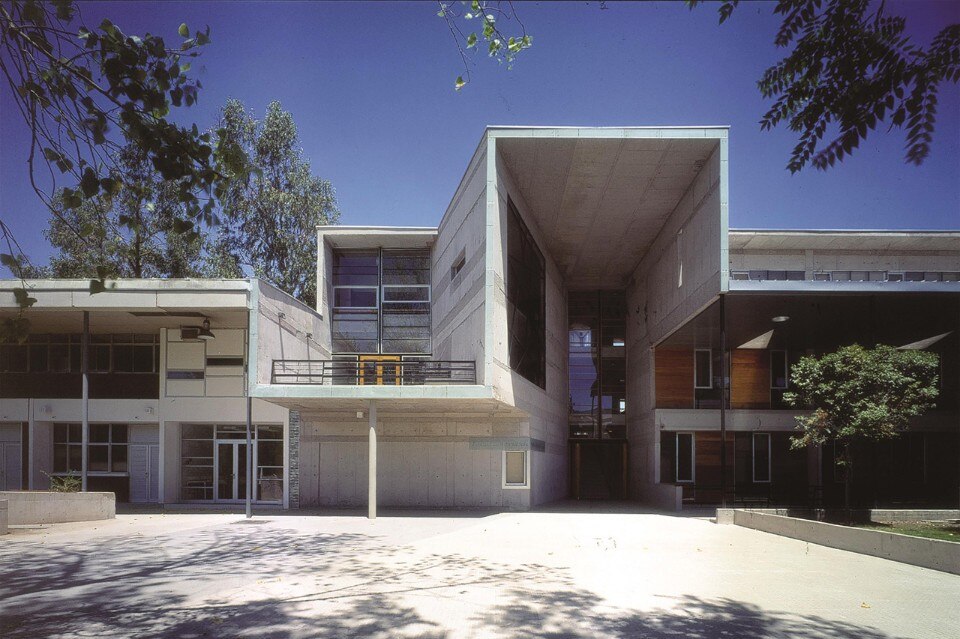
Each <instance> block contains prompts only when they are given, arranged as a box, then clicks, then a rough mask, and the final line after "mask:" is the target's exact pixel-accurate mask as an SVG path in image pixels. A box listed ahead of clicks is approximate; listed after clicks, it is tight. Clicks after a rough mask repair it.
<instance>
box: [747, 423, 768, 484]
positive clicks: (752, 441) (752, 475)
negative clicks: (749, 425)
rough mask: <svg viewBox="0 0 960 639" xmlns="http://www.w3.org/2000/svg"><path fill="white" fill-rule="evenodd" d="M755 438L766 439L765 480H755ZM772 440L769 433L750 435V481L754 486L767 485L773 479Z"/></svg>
mask: <svg viewBox="0 0 960 639" xmlns="http://www.w3.org/2000/svg"><path fill="white" fill-rule="evenodd" d="M757 437H766V438H767V478H766V479H757ZM772 444H773V438H772V437H770V433H766V432H764V433H751V434H750V479H751V480H752V481H753V483H754V484H769V483H771V479H772V478H773V457H772V454H773V445H772Z"/></svg>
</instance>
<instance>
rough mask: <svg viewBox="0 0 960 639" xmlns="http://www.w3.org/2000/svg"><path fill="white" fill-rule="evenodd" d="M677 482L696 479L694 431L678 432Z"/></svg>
mask: <svg viewBox="0 0 960 639" xmlns="http://www.w3.org/2000/svg"><path fill="white" fill-rule="evenodd" d="M676 461H677V463H676V469H677V477H676V480H677V482H692V481H694V442H693V433H677V460H676Z"/></svg>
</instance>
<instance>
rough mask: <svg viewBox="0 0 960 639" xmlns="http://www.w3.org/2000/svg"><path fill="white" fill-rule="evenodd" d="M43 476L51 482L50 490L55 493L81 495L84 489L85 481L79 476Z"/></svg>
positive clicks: (47, 474)
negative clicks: (81, 490)
mask: <svg viewBox="0 0 960 639" xmlns="http://www.w3.org/2000/svg"><path fill="white" fill-rule="evenodd" d="M43 474H44V475H46V476H47V479H49V480H50V490H51V491H52V492H55V493H79V492H80V489H81V488H82V487H83V481H82V480H81V479H80V477H79V476H78V475H51V474H49V473H43Z"/></svg>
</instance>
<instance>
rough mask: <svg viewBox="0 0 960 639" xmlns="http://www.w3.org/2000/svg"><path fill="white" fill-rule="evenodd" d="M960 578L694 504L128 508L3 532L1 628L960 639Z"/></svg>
mask: <svg viewBox="0 0 960 639" xmlns="http://www.w3.org/2000/svg"><path fill="white" fill-rule="evenodd" d="M958 602H960V577H958V576H953V575H949V574H946V573H940V572H936V571H933V570H927V569H923V568H916V567H913V566H907V565H904V564H899V563H895V562H891V561H886V560H883V559H877V558H874V557H865V556H861V555H856V554H852V553H848V552H844V551H840V550H834V549H830V548H823V547H820V546H815V545H809V544H806V543H804V542H801V541H796V540H792V539H786V538H781V537H777V536H774V535H769V534H766V533H762V532H757V531H753V530H748V529H744V528H738V527H735V526H717V525H715V524H713V523H711V522H710V521H709V520H706V519H701V518H694V517H672V516H667V515H660V514H653V513H642V512H629V510H625V509H614V511H613V512H603V511H590V509H586V510H585V509H578V508H573V507H571V508H557V509H553V510H548V511H542V512H535V513H517V514H494V515H484V514H472V513H426V514H423V515H422V516H413V514H412V513H397V514H393V515H387V516H382V517H381V518H379V519H377V520H376V521H368V520H366V519H365V518H363V517H361V516H359V515H355V514H352V513H351V514H347V513H342V514H338V515H329V514H328V515H324V516H303V515H297V516H293V515H285V514H281V513H273V514H269V513H268V514H264V515H263V516H258V517H255V518H254V519H253V520H252V521H251V522H244V521H243V519H242V517H241V516H238V515H226V514H206V513H193V514H143V515H120V516H118V517H117V519H116V520H114V521H109V522H97V523H86V524H61V525H56V526H48V527H44V528H39V529H38V528H34V529H19V530H17V531H15V534H13V535H8V536H7V537H5V538H0V637H4V638H7V639H13V638H15V637H30V638H39V637H178V638H184V639H189V638H194V637H285V638H286V637H290V638H293V637H384V638H385V637H391V638H392V637H428V638H441V637H443V638H453V637H511V638H512V637H629V638H637V639H639V638H644V637H650V638H661V637H672V638H681V637H703V638H707V637H710V638H713V637H728V638H730V639H751V638H758V637H793V638H796V637H799V638H801V639H805V638H837V637H856V638H859V639H881V638H886V637H944V638H947V637H949V638H951V639H955V638H956V637H957V636H958V635H960V606H958Z"/></svg>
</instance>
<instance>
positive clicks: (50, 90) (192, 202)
mask: <svg viewBox="0 0 960 639" xmlns="http://www.w3.org/2000/svg"><path fill="white" fill-rule="evenodd" d="M178 34H179V36H180V38H181V40H180V42H179V43H178V44H177V45H175V46H168V45H167V44H166V43H165V41H164V39H163V38H161V37H160V36H156V35H151V34H146V35H144V36H136V35H128V34H125V33H124V32H123V31H121V29H120V28H119V27H118V26H117V25H115V24H114V23H113V22H111V21H110V20H103V21H102V22H101V23H100V25H99V26H97V27H89V26H87V25H85V24H84V22H83V19H82V17H81V15H80V11H79V9H78V6H77V5H76V4H75V3H74V2H71V1H69V0H58V1H55V2H51V3H44V2H37V1H35V0H13V1H10V2H3V3H0V71H2V75H3V79H4V80H5V81H6V83H7V85H8V87H9V89H10V92H11V95H12V96H13V98H14V101H15V103H16V105H17V112H18V113H19V115H20V117H21V118H22V120H23V121H24V124H25V125H26V126H27V127H28V129H29V131H30V135H31V144H30V151H29V154H28V157H27V164H28V167H29V178H30V183H31V185H32V186H33V189H34V191H35V192H36V193H37V195H38V196H39V197H40V198H41V200H43V201H44V202H45V203H46V204H47V205H48V207H49V208H50V210H51V212H52V214H53V215H54V216H55V217H56V218H58V220H59V222H60V223H61V224H62V225H63V227H64V228H66V229H69V231H70V232H72V233H73V234H74V235H75V236H76V238H77V241H78V242H86V241H88V239H92V240H93V241H95V242H96V241H99V236H100V235H102V234H106V233H107V231H108V230H107V229H105V228H97V227H96V226H92V227H90V226H76V225H75V224H74V223H73V222H72V221H71V219H70V217H68V216H67V215H66V214H65V213H66V212H68V211H74V210H76V209H78V208H80V207H81V206H82V205H84V204H85V203H87V202H93V206H95V207H105V206H109V205H110V200H111V199H112V198H113V197H114V196H116V195H117V194H118V193H120V192H121V189H122V188H123V186H124V183H123V182H122V180H123V175H124V174H123V172H121V171H118V166H117V158H118V156H119V151H120V150H121V148H122V147H123V146H124V145H126V144H128V143H130V144H134V145H136V146H138V147H139V149H140V150H141V151H142V152H143V154H144V157H145V161H147V162H148V163H149V164H150V165H151V166H152V167H153V169H154V170H155V171H156V172H157V173H158V174H159V175H160V176H161V177H162V178H163V179H164V180H169V181H173V182H176V183H177V185H178V188H177V190H176V193H175V195H176V198H177V199H178V200H179V202H180V204H181V205H182V208H181V209H180V210H179V211H178V212H177V216H176V218H175V219H173V220H172V228H173V230H174V232H176V233H185V234H192V235H195V234H196V233H197V226H198V223H209V221H210V220H211V219H212V215H213V211H214V205H215V200H216V198H217V197H218V196H219V195H220V194H221V193H222V188H223V187H222V181H223V180H224V179H237V178H238V177H242V176H243V175H244V174H245V171H246V164H245V162H244V156H243V154H242V153H239V152H238V151H237V150H236V149H224V148H222V147H220V146H217V145H213V144H211V136H210V134H209V133H200V132H199V131H198V129H197V127H196V125H194V126H180V125H178V124H175V123H173V122H171V121H170V120H169V119H168V116H169V115H170V112H171V110H172V109H173V108H176V107H180V106H190V105H192V104H194V103H195V102H196V100H197V95H198V91H199V89H200V88H201V86H200V82H199V81H196V80H193V79H191V78H190V77H189V75H188V72H189V71H190V62H189V60H190V58H194V57H196V56H197V55H199V51H200V48H201V47H203V46H204V45H206V44H207V43H208V42H209V41H210V38H209V29H206V30H204V31H194V32H192V34H191V31H190V29H189V28H188V27H187V25H186V24H181V25H180V28H179V30H178ZM215 167H216V168H215ZM58 178H59V179H64V180H66V181H67V185H62V184H59V183H58ZM126 186H131V184H127V185H126ZM83 215H86V216H87V217H90V215H91V213H90V212H88V213H86V214H83ZM98 219H99V218H96V216H94V220H95V221H96V220H98ZM120 224H122V225H123V224H129V225H132V224H135V221H134V220H132V219H131V220H129V221H120ZM0 234H2V236H3V240H4V243H5V244H6V252H3V253H0V263H2V264H3V265H4V266H6V267H8V268H9V269H10V270H11V272H13V274H14V275H15V276H17V277H20V278H23V277H24V276H25V274H26V272H27V271H26V270H25V267H26V264H25V262H24V259H23V251H22V250H20V246H19V244H18V243H17V241H16V239H15V238H14V237H13V234H12V233H11V232H10V229H9V228H8V227H7V225H6V224H4V223H3V222H2V220H0ZM97 277H98V280H97V281H95V282H91V290H93V291H96V290H102V288H103V277H104V276H103V275H102V274H100V273H97ZM15 294H16V295H17V302H18V304H19V305H20V307H21V309H25V308H28V307H29V306H30V305H31V304H32V303H33V301H32V300H33V298H31V297H30V296H29V295H28V294H27V292H26V290H24V289H17V291H15ZM19 319H23V318H22V317H20V318H18V320H19ZM21 324H22V323H21Z"/></svg>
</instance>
